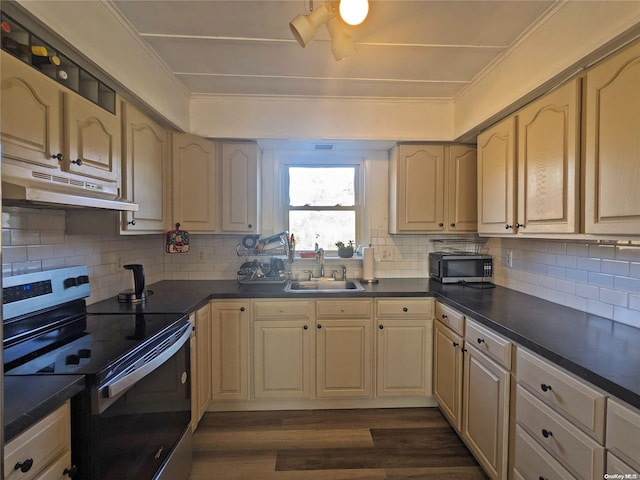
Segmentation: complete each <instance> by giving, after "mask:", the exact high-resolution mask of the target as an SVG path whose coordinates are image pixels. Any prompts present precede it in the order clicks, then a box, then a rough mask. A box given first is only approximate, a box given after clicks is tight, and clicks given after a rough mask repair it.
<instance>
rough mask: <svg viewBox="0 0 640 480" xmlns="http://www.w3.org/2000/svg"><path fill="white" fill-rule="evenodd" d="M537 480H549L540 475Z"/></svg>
mask: <svg viewBox="0 0 640 480" xmlns="http://www.w3.org/2000/svg"><path fill="white" fill-rule="evenodd" d="M538 480H549V479H548V478H547V477H543V476H542V475H540V476H539V477H538Z"/></svg>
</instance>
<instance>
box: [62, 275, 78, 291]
mask: <svg viewBox="0 0 640 480" xmlns="http://www.w3.org/2000/svg"><path fill="white" fill-rule="evenodd" d="M63 285H64V288H65V289H67V288H71V287H76V286H77V285H78V279H77V278H74V277H69V278H65V279H64V282H63Z"/></svg>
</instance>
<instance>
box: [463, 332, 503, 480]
mask: <svg viewBox="0 0 640 480" xmlns="http://www.w3.org/2000/svg"><path fill="white" fill-rule="evenodd" d="M466 345H467V346H466V348H467V353H466V354H465V359H464V383H463V392H462V398H463V400H462V401H463V407H462V409H463V412H462V438H464V440H465V441H466V443H467V446H468V447H469V448H470V449H471V451H472V452H473V453H474V455H475V457H476V459H477V460H478V461H479V462H480V463H481V464H482V466H483V467H484V469H485V472H487V474H488V475H489V477H490V478H492V479H493V480H503V479H506V478H507V447H508V436H509V435H508V433H509V381H510V374H509V372H508V371H507V370H505V369H504V368H502V367H500V366H499V365H498V364H496V363H494V362H493V361H492V360H489V359H488V358H487V357H485V356H484V355H483V354H481V353H480V352H478V351H477V350H475V349H474V348H473V347H471V346H469V345H468V344H466Z"/></svg>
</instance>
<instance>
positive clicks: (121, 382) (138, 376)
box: [102, 323, 191, 398]
mask: <svg viewBox="0 0 640 480" xmlns="http://www.w3.org/2000/svg"><path fill="white" fill-rule="evenodd" d="M183 329H184V331H183V332H182V334H181V335H180V337H179V338H178V339H177V340H176V341H175V342H173V343H172V344H171V345H170V346H169V347H167V348H165V349H164V350H163V351H162V352H160V353H159V354H158V355H157V356H156V357H154V358H153V359H151V360H149V361H148V362H147V363H145V364H144V365H142V366H141V367H139V368H136V369H135V370H134V371H133V372H131V373H129V374H126V375H124V376H122V377H120V378H116V379H114V380H113V381H112V382H111V383H107V384H106V385H105V386H104V387H103V390H102V391H103V395H104V396H105V397H107V398H113V397H115V396H117V395H119V394H121V393H122V392H124V391H126V390H127V389H129V388H131V387H132V386H133V385H135V384H136V383H137V382H139V381H140V380H142V379H143V378H144V377H146V376H147V375H149V374H150V373H151V372H153V371H154V370H155V369H156V368H158V367H160V366H161V365H162V364H163V363H164V362H166V361H167V360H169V359H170V358H171V357H172V356H173V355H174V354H175V353H176V352H177V351H179V350H180V349H181V348H182V346H183V345H184V344H185V343H186V342H187V341H189V338H190V337H191V324H190V323H187V324H185V326H184V327H183Z"/></svg>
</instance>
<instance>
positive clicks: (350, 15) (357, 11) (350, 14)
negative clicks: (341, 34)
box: [340, 0, 369, 25]
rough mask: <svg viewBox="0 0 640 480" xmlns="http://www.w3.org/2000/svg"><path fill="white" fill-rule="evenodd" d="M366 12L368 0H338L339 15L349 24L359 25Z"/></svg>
mask: <svg viewBox="0 0 640 480" xmlns="http://www.w3.org/2000/svg"><path fill="white" fill-rule="evenodd" d="M368 13H369V1H368V0H340V16H341V17H342V19H343V20H344V21H345V22H347V23H348V24H349V25H360V24H361V23H362V22H363V21H364V19H365V18H367V14H368Z"/></svg>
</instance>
